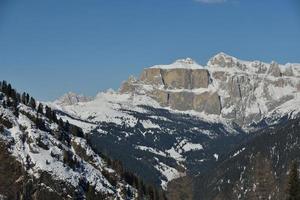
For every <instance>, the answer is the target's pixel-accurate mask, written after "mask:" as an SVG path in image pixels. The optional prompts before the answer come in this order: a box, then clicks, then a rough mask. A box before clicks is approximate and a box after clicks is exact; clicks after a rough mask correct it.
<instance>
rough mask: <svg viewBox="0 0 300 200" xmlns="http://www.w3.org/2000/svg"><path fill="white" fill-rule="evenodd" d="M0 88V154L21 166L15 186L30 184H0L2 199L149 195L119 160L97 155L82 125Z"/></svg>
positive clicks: (8, 88) (3, 84) (2, 85)
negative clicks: (11, 186)
mask: <svg viewBox="0 0 300 200" xmlns="http://www.w3.org/2000/svg"><path fill="white" fill-rule="evenodd" d="M0 89H1V90H0V144H1V147H2V145H4V146H5V148H4V149H2V151H3V152H2V154H3V153H4V152H7V154H5V155H7V156H10V157H11V158H10V159H12V160H15V161H14V162H15V163H16V165H17V166H20V167H19V171H20V174H19V177H18V180H13V181H16V184H17V183H18V184H17V186H16V187H22V185H28V181H30V182H31V184H32V187H31V188H26V190H25V189H24V191H23V190H20V189H16V190H17V191H16V193H9V192H10V190H5V189H4V190H2V189H1V188H0V194H1V195H2V196H3V197H5V198H8V199H14V198H17V197H15V195H17V196H19V197H21V198H25V199H27V197H26V195H29V196H33V195H40V197H38V198H41V199H85V198H88V199H99V198H100V199H137V198H139V197H141V196H145V197H147V196H148V195H149V193H148V191H142V192H140V191H138V190H139V189H140V188H139V187H148V186H147V185H145V184H144V183H143V182H142V180H140V179H138V177H136V176H135V175H134V174H133V173H131V172H129V171H126V170H125V169H123V167H122V163H120V162H119V161H115V160H112V159H110V158H109V157H107V156H104V155H103V154H102V153H101V152H98V153H95V152H94V150H93V149H92V148H91V146H90V144H89V143H88V142H87V140H86V137H85V133H84V132H82V130H81V128H79V127H77V126H75V125H73V124H72V123H69V122H68V121H62V120H61V119H59V118H57V115H56V114H55V112H54V111H52V110H51V108H49V107H48V106H46V107H44V106H43V105H42V104H41V103H39V104H38V105H37V103H36V102H35V100H34V98H32V97H30V96H29V95H28V94H26V93H23V95H20V94H19V93H17V92H16V90H14V89H12V88H11V86H10V84H7V83H6V82H1V83H0ZM1 91H2V92H1ZM2 154H1V155H0V158H2ZM3 163H5V162H3ZM1 166H2V165H1ZM3 167H5V168H6V167H7V165H4V166H2V168H3ZM2 168H1V169H2ZM7 173H8V174H11V173H14V172H13V171H11V172H7ZM25 177H26V178H25ZM1 179H2V177H1V176H0V182H1ZM43 180H45V181H43ZM137 181H139V182H140V186H137V184H136V182H137ZM19 183H20V184H19ZM1 184H3V182H1ZM58 185H60V186H59V187H58ZM35 188H39V189H35ZM150 189H151V190H152V191H155V192H157V193H159V191H156V190H155V188H152V187H150ZM151 190H149V191H151ZM35 191H37V193H36V192H35ZM44 196H45V197H44ZM148 197H149V198H150V199H153V197H152V196H151V195H150V196H148ZM28 198H29V197H28ZM30 198H31V197H30ZM30 198H29V199H30ZM162 199H163V198H162Z"/></svg>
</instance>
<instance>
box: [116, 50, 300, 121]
mask: <svg viewBox="0 0 300 200" xmlns="http://www.w3.org/2000/svg"><path fill="white" fill-rule="evenodd" d="M120 92H121V93H131V94H145V95H147V96H150V97H152V98H153V99H155V100H156V101H158V102H159V104H160V105H161V106H166V107H170V108H172V109H175V110H180V111H187V110H195V111H197V112H204V113H206V114H212V115H219V116H220V117H222V118H225V119H228V120H232V121H234V122H236V123H238V124H239V125H241V126H248V125H249V124H251V123H252V122H258V121H260V120H261V119H262V118H264V117H266V116H268V114H269V113H271V112H275V111H277V110H278V109H279V110H281V111H280V112H285V111H284V104H288V106H291V105H292V104H294V103H295V102H297V101H299V94H300V66H299V65H298V64H286V65H279V64H278V63H276V62H272V63H271V64H267V63H263V62H260V61H253V62H248V61H242V60H238V59H237V58H234V57H232V56H229V55H226V54H224V53H219V54H217V55H216V56H214V57H213V58H211V59H210V60H209V62H208V63H207V66H206V67H202V66H200V65H198V64H197V63H196V62H195V61H193V60H191V59H189V58H188V59H185V60H177V61H175V62H174V63H172V64H170V65H156V66H153V67H150V68H147V69H145V70H144V71H143V72H142V74H141V76H140V78H139V79H138V80H136V79H132V78H131V79H129V80H128V81H126V82H125V83H124V84H123V85H122V87H121V89H120Z"/></svg>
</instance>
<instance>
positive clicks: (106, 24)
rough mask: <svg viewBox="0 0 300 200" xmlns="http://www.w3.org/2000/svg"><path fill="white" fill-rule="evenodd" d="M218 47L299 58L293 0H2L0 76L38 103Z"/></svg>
mask: <svg viewBox="0 0 300 200" xmlns="http://www.w3.org/2000/svg"><path fill="white" fill-rule="evenodd" d="M220 51H223V52H225V53H228V54H231V55H234V56H236V57H239V58H242V59H250V60H251V59H259V60H263V61H267V62H269V61H271V60H276V61H278V62H280V63H286V62H300V3H299V0H227V1H223V0H126V1H125V0H0V79H6V80H8V81H10V82H12V83H13V84H14V85H15V86H16V87H17V88H18V89H19V90H26V91H28V92H30V93H31V94H32V95H34V96H35V97H36V98H37V99H40V100H53V99H55V98H56V97H58V96H60V95H62V94H63V93H65V92H67V91H74V92H77V93H83V94H85V95H95V94H96V93H97V92H98V91H101V90H104V89H107V88H114V89H116V88H118V87H119V85H120V84H121V82H122V80H125V79H127V77H128V76H129V75H130V74H133V75H138V74H139V73H140V72H141V70H142V69H143V68H144V67H147V66H151V65H154V64H161V63H170V62H172V61H173V60H175V59H178V58H183V57H192V58H193V59H195V60H196V61H197V62H199V63H200V64H205V63H206V62H207V60H208V59H209V58H210V57H211V56H213V55H214V54H216V53H218V52H220Z"/></svg>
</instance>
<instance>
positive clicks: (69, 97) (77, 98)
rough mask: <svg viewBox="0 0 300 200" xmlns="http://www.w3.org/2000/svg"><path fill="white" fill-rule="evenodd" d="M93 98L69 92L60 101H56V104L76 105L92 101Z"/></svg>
mask: <svg viewBox="0 0 300 200" xmlns="http://www.w3.org/2000/svg"><path fill="white" fill-rule="evenodd" d="M92 99H93V98H92V97H88V96H84V95H82V94H76V93H75V92H68V93H66V94H64V95H63V96H61V97H60V98H59V99H58V100H56V101H55V103H56V104H60V105H74V104H77V103H79V102H87V101H91V100H92Z"/></svg>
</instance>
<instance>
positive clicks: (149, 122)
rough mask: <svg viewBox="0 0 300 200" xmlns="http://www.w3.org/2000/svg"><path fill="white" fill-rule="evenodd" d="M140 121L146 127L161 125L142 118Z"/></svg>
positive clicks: (152, 127)
mask: <svg viewBox="0 0 300 200" xmlns="http://www.w3.org/2000/svg"><path fill="white" fill-rule="evenodd" d="M140 122H141V124H142V125H143V127H144V128H145V129H160V126H159V125H158V124H154V123H152V122H151V120H141V121H140Z"/></svg>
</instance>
